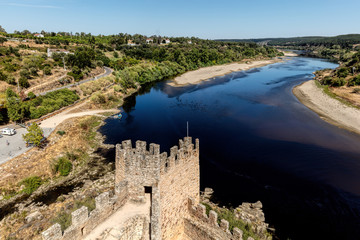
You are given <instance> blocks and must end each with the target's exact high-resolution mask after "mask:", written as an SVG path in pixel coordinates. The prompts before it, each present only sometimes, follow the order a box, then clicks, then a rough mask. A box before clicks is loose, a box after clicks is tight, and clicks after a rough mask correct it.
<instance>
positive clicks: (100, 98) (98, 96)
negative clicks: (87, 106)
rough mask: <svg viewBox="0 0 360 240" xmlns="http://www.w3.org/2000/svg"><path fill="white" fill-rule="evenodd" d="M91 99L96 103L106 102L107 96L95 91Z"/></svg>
mask: <svg viewBox="0 0 360 240" xmlns="http://www.w3.org/2000/svg"><path fill="white" fill-rule="evenodd" d="M90 100H91V102H93V103H95V104H103V103H106V97H105V95H104V94H102V93H95V94H94V95H93V96H91V98H90Z"/></svg>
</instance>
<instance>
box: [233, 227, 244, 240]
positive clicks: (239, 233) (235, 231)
mask: <svg viewBox="0 0 360 240" xmlns="http://www.w3.org/2000/svg"><path fill="white" fill-rule="evenodd" d="M233 236H234V240H242V237H243V231H241V230H240V229H238V228H237V227H236V228H234V229H233Z"/></svg>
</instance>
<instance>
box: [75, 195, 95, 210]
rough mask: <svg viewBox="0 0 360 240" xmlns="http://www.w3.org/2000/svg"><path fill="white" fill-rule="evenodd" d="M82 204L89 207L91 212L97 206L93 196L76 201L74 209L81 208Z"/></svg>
mask: <svg viewBox="0 0 360 240" xmlns="http://www.w3.org/2000/svg"><path fill="white" fill-rule="evenodd" d="M82 206H85V207H87V208H88V210H89V212H91V211H92V210H94V209H95V208H96V205H95V199H94V198H92V197H87V198H85V199H82V200H78V201H75V203H74V209H79V208H81V207H82Z"/></svg>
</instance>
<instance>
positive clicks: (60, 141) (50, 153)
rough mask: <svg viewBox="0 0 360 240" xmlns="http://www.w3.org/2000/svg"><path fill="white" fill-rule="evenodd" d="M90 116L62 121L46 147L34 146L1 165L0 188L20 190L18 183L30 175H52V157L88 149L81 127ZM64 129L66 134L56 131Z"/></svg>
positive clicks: (46, 176)
mask: <svg viewBox="0 0 360 240" xmlns="http://www.w3.org/2000/svg"><path fill="white" fill-rule="evenodd" d="M86 118H88V117H82V118H77V119H76V118H75V119H68V120H66V121H64V122H63V123H61V124H60V125H59V126H58V127H57V128H56V129H55V131H54V132H53V133H52V134H51V135H50V136H49V138H48V140H49V143H48V145H47V146H46V147H45V148H44V149H39V148H33V149H30V150H29V151H27V152H26V153H24V154H22V155H20V156H18V157H16V158H14V159H12V160H10V161H8V162H6V163H4V164H3V165H1V166H0V188H4V189H13V190H18V189H17V188H18V186H17V183H18V182H19V181H21V180H22V179H24V178H26V177H29V176H34V175H36V176H41V177H45V178H48V177H51V176H52V172H51V167H50V163H51V161H52V159H54V158H56V157H58V156H59V155H61V154H64V153H65V152H72V151H74V150H78V149H80V150H83V151H86V150H88V146H89V144H88V141H87V139H85V138H84V137H83V130H82V129H81V128H80V127H79V124H80V122H81V121H83V120H84V119H86ZM58 130H63V131H65V132H66V134H65V135H63V136H60V135H58V134H57V133H56V132H57V131H58Z"/></svg>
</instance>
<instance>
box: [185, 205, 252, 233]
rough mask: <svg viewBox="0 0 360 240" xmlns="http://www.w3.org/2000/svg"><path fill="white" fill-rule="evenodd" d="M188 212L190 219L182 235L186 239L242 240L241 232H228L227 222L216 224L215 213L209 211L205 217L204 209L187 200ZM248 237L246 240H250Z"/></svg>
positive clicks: (216, 217) (222, 220)
mask: <svg viewBox="0 0 360 240" xmlns="http://www.w3.org/2000/svg"><path fill="white" fill-rule="evenodd" d="M188 211H189V214H190V218H187V219H186V220H185V229H184V234H185V236H186V238H188V239H194V240H195V239H199V240H205V239H214V240H215V239H221V240H243V237H242V236H243V232H242V231H241V230H240V229H238V228H234V229H233V232H232V233H231V232H230V231H229V222H228V221H226V220H224V219H221V221H220V224H218V216H217V213H216V212H215V211H212V210H211V211H210V212H209V216H208V215H206V208H205V206H204V205H202V204H198V203H197V202H196V201H195V200H194V199H191V198H189V199H188ZM251 239H252V238H251V237H249V238H248V239H247V240H251Z"/></svg>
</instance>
